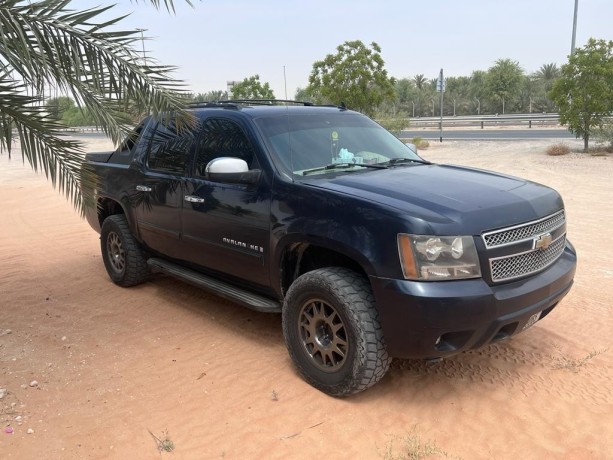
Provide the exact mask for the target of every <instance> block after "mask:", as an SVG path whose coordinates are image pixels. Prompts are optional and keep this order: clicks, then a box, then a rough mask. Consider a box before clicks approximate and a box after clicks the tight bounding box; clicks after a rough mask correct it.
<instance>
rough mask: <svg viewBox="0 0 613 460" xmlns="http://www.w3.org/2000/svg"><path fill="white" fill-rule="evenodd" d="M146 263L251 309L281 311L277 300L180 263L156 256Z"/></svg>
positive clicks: (267, 311)
mask: <svg viewBox="0 0 613 460" xmlns="http://www.w3.org/2000/svg"><path fill="white" fill-rule="evenodd" d="M147 264H148V265H149V266H150V267H151V269H152V270H153V271H157V272H162V273H166V274H167V275H170V276H173V277H175V278H178V279H180V280H182V281H185V282H186V283H189V284H191V285H193V286H196V287H199V288H202V289H205V290H207V291H210V292H212V293H214V294H217V295H218V296H220V297H223V298H224V299H228V300H232V301H233V302H237V303H239V304H241V305H243V306H245V307H247V308H250V309H251V310H255V311H259V312H264V313H281V304H280V303H279V302H276V301H274V300H272V299H269V298H267V297H264V296H261V295H258V294H253V293H251V292H249V291H246V290H244V289H241V288H238V287H236V286H233V285H231V284H229V283H226V282H224V281H220V280H218V279H215V278H212V277H210V276H206V275H203V274H202V273H199V272H197V271H195V270H190V269H189V268H185V267H182V266H181V265H177V264H175V263H172V262H169V261H167V260H163V259H157V258H152V259H149V260H147Z"/></svg>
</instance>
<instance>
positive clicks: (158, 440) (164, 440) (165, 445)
mask: <svg viewBox="0 0 613 460" xmlns="http://www.w3.org/2000/svg"><path fill="white" fill-rule="evenodd" d="M147 431H149V434H150V435H151V437H152V438H153V440H154V441H155V444H156V446H157V450H158V452H160V453H162V452H172V451H173V450H175V443H174V442H172V440H171V439H170V437H169V436H168V431H164V432H163V433H162V434H161V435H160V437H158V436H156V435H154V434H153V433H152V432H151V430H147Z"/></svg>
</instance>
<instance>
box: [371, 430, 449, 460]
mask: <svg viewBox="0 0 613 460" xmlns="http://www.w3.org/2000/svg"><path fill="white" fill-rule="evenodd" d="M382 455H383V459H384V460H421V459H426V458H450V456H449V454H448V453H447V452H445V451H444V450H442V449H440V448H439V447H438V446H437V445H436V443H434V442H433V441H430V440H424V439H422V437H421V435H420V434H419V432H418V430H417V428H416V427H413V429H412V430H411V431H410V432H409V433H407V434H406V435H405V436H402V437H401V436H393V437H392V439H391V440H390V441H389V442H388V443H387V444H386V446H385V451H384V452H383V453H382ZM434 456H435V457H434Z"/></svg>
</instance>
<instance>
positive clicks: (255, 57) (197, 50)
mask: <svg viewBox="0 0 613 460" xmlns="http://www.w3.org/2000/svg"><path fill="white" fill-rule="evenodd" d="M192 2H193V3H194V7H193V8H191V7H189V6H188V5H187V3H186V2H184V1H183V0H175V7H176V13H175V14H174V15H173V14H169V13H167V12H166V10H164V9H161V10H159V11H158V10H156V9H155V8H154V7H152V6H151V5H150V4H149V3H147V2H143V0H139V1H136V0H132V1H130V0H109V1H107V0H73V1H72V2H71V4H70V7H71V8H73V9H85V8H87V7H92V6H101V5H110V4H115V5H116V6H115V7H113V8H112V10H111V13H112V14H111V13H107V15H106V17H110V16H120V15H124V14H128V13H130V16H128V17H127V18H126V19H124V20H123V21H122V22H121V25H122V28H123V29H140V28H142V29H146V31H145V32H144V35H145V37H149V38H150V39H148V40H146V41H145V48H146V53H147V56H148V58H151V57H153V58H155V59H156V60H157V61H158V62H160V63H162V64H167V65H174V66H177V67H178V70H177V71H176V72H175V76H176V77H177V78H178V79H180V80H183V81H185V83H186V85H187V88H188V89H189V90H190V91H192V92H194V93H201V92H206V91H212V90H225V89H226V83H227V81H229V80H242V79H244V78H247V77H250V76H252V75H255V74H258V75H260V81H262V82H268V83H269V84H270V85H271V88H272V89H273V91H274V93H275V96H276V97H277V98H280V99H281V98H285V97H286V88H287V97H288V98H290V99H291V98H293V97H294V94H295V91H296V89H297V88H301V87H305V86H306V85H307V84H308V78H309V74H310V72H311V70H312V67H313V63H314V62H316V61H318V60H322V59H324V58H325V57H326V55H327V54H333V53H335V52H336V47H337V46H338V45H340V44H342V43H343V42H345V41H348V40H361V41H362V42H364V43H365V44H370V43H371V42H373V41H374V42H376V43H378V44H379V46H380V47H381V49H382V51H381V55H382V57H383V59H384V61H385V68H386V69H387V71H388V74H389V75H390V76H393V77H395V78H397V79H401V78H412V77H413V76H414V75H416V74H424V75H425V76H426V77H427V78H436V77H438V74H439V71H440V69H441V68H443V69H444V74H445V76H446V77H449V76H468V75H470V74H471V73H472V71H473V70H487V69H488V68H489V67H491V66H492V65H493V64H494V63H495V61H496V60H497V59H507V58H509V59H512V60H515V61H517V62H518V63H519V64H520V66H521V67H522V68H523V69H524V71H525V72H526V73H531V72H534V71H536V70H538V69H539V68H540V67H541V65H543V64H547V63H552V62H553V63H556V64H558V66H560V65H562V64H564V63H565V62H566V61H567V56H568V54H569V53H570V48H571V38H572V25H573V11H574V3H575V0H435V1H428V0H404V1H395V0H389V1H387V0H379V1H372V0H371V1H366V0H328V1H324V0H312V1H293V0H285V1H279V0H251V1H250V0H202V1H199V0H192ZM590 37H593V38H596V39H605V40H613V0H579V9H578V20H577V35H576V46H577V47H580V46H583V45H585V43H586V42H587V40H588V39H589V38H590ZM284 72H285V80H284Z"/></svg>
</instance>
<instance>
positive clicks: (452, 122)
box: [409, 113, 560, 129]
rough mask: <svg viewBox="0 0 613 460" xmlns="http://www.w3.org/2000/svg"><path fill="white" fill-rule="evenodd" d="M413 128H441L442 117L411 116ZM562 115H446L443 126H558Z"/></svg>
mask: <svg viewBox="0 0 613 460" xmlns="http://www.w3.org/2000/svg"><path fill="white" fill-rule="evenodd" d="M409 120H410V126H411V127H412V128H419V127H422V128H440V123H441V117H414V118H409ZM559 124H560V115H559V114H557V113H540V114H536V113H524V114H509V115H468V116H466V115H461V116H455V117H454V116H444V117H443V127H454V126H458V127H459V126H464V127H465V126H480V127H481V129H483V128H484V127H485V126H486V125H487V126H498V127H499V126H517V125H520V126H521V125H527V127H528V128H532V126H533V125H534V126H548V127H551V126H558V125H559Z"/></svg>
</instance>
